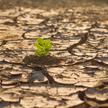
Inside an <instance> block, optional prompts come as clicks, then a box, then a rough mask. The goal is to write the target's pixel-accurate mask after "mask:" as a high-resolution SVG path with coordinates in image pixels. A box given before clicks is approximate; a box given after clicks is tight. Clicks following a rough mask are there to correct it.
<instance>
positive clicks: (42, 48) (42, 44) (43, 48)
mask: <svg viewBox="0 0 108 108" xmlns="http://www.w3.org/2000/svg"><path fill="white" fill-rule="evenodd" d="M35 46H36V48H37V49H38V50H35V53H36V55H37V56H39V57H41V56H42V55H45V56H46V55H48V53H49V50H50V49H51V48H52V46H51V45H50V39H47V40H45V41H44V40H43V39H42V38H37V42H36V43H35Z"/></svg>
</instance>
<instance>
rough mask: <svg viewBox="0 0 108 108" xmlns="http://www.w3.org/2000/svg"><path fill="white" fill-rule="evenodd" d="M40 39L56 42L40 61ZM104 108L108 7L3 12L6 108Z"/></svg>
mask: <svg viewBox="0 0 108 108" xmlns="http://www.w3.org/2000/svg"><path fill="white" fill-rule="evenodd" d="M38 37H41V38H42V39H44V40H46V39H50V40H51V45H52V46H53V48H52V49H51V51H50V53H49V55H47V56H42V57H38V56H36V54H35V52H34V50H36V47H35V42H36V41H37V38H38ZM31 63H32V64H33V65H31ZM101 107H102V108H108V8H107V7H104V8H102V7H87V8H86V9H85V8H83V7H77V8H72V9H61V10H60V9H59V10H56V11H54V10H49V11H47V10H42V9H30V8H22V7H16V8H12V9H8V10H5V11H2V10H0V108H101Z"/></svg>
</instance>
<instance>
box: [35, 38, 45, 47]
mask: <svg viewBox="0 0 108 108" xmlns="http://www.w3.org/2000/svg"><path fill="white" fill-rule="evenodd" d="M37 42H38V44H39V45H41V46H44V40H43V39H42V38H37Z"/></svg>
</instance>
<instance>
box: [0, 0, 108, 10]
mask: <svg viewBox="0 0 108 108" xmlns="http://www.w3.org/2000/svg"><path fill="white" fill-rule="evenodd" d="M107 5H108V0H0V9H2V10H6V9H10V8H14V7H16V6H20V7H25V8H39V9H46V10H49V9H59V8H72V7H77V6H78V7H79V6H81V7H88V6H102V7H104V6H107Z"/></svg>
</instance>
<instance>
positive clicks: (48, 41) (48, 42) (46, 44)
mask: <svg viewBox="0 0 108 108" xmlns="http://www.w3.org/2000/svg"><path fill="white" fill-rule="evenodd" d="M49 44H50V40H49V39H47V40H46V41H45V47H47V46H48V45H49Z"/></svg>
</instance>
